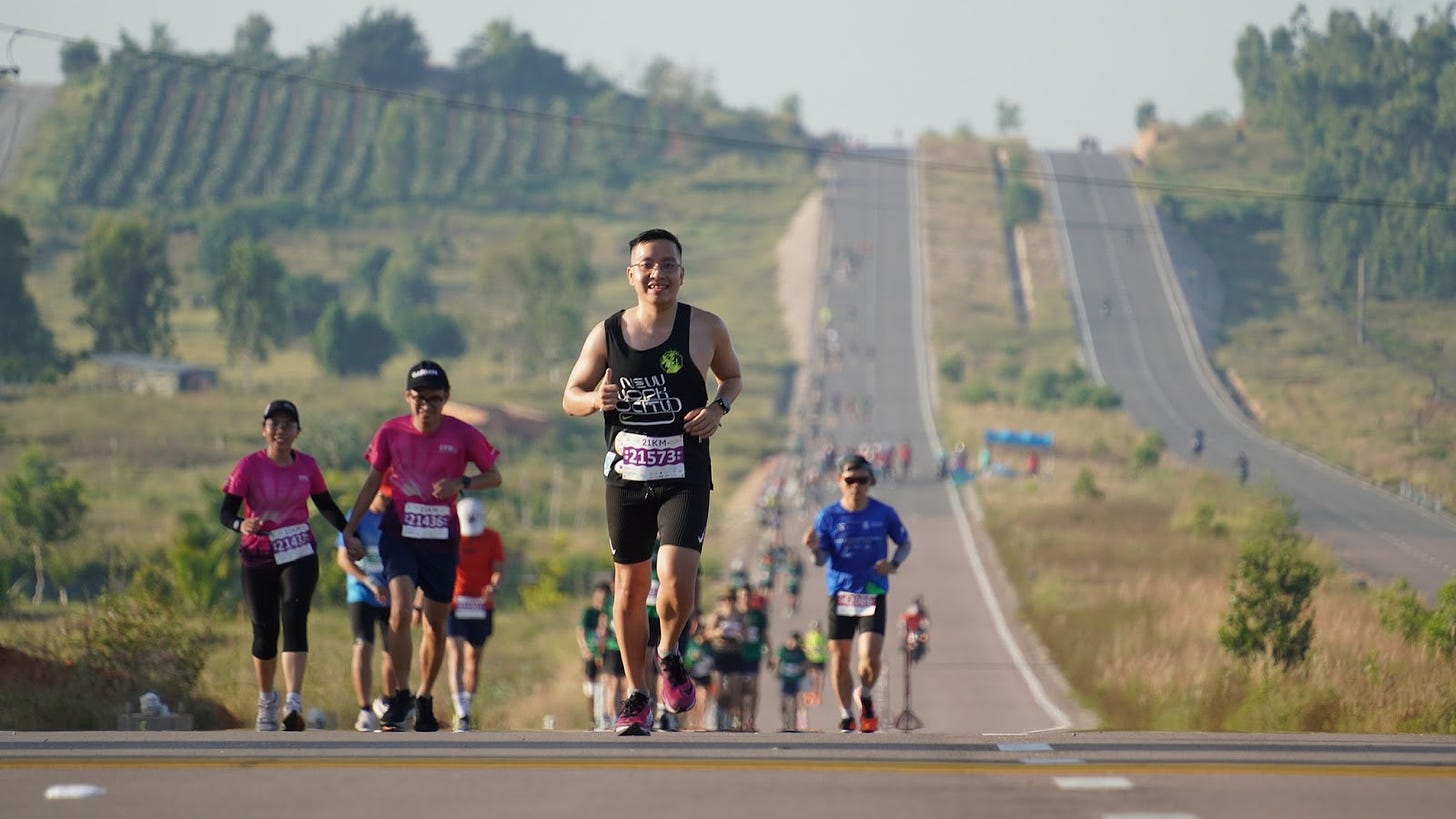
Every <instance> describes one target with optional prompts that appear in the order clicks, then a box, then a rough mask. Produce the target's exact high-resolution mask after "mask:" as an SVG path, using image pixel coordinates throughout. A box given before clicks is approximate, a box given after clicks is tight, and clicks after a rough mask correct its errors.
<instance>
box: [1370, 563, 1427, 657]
mask: <svg viewBox="0 0 1456 819" xmlns="http://www.w3.org/2000/svg"><path fill="white" fill-rule="evenodd" d="M1375 601H1376V607H1377V608H1378V609H1379V611H1380V625H1382V626H1384V627H1385V628H1386V629H1388V630H1390V631H1393V632H1395V633H1396V634H1399V635H1400V636H1401V637H1404V638H1405V639H1406V640H1407V641H1413V640H1416V639H1418V638H1419V637H1421V635H1422V634H1423V633H1425V630H1426V624H1427V623H1428V622H1430V620H1431V612H1430V610H1429V609H1427V608H1426V606H1425V604H1424V603H1422V602H1421V596H1420V594H1418V593H1417V592H1416V590H1415V589H1412V588H1411V586H1410V583H1408V582H1406V579H1405V578H1403V577H1402V578H1400V579H1399V580H1397V581H1395V582H1394V583H1391V584H1389V585H1387V586H1383V587H1381V589H1380V591H1379V592H1377V593H1376V595H1375Z"/></svg>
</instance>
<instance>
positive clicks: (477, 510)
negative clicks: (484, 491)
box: [455, 498, 485, 537]
mask: <svg viewBox="0 0 1456 819" xmlns="http://www.w3.org/2000/svg"><path fill="white" fill-rule="evenodd" d="M455 511H456V513H458V514H459V515H460V534H462V535H465V536H466V537H475V536H476V535H478V534H480V533H481V532H484V531H485V504H483V503H481V502H480V501H478V500H476V499H475V498H461V499H460V500H459V501H458V502H456V504H455Z"/></svg>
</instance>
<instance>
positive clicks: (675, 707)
mask: <svg viewBox="0 0 1456 819" xmlns="http://www.w3.org/2000/svg"><path fill="white" fill-rule="evenodd" d="M658 663H659V664H660V665H661V666H662V704H663V705H666V706H667V710H669V711H671V712H672V713H674V714H681V713H683V712H685V711H691V710H693V706H694V705H696V704H697V702H698V687H697V686H695V685H693V681H692V679H691V678H689V677H688V672H687V669H686V668H683V661H682V655H681V654H677V653H672V654H669V655H667V656H666V657H659V658H658Z"/></svg>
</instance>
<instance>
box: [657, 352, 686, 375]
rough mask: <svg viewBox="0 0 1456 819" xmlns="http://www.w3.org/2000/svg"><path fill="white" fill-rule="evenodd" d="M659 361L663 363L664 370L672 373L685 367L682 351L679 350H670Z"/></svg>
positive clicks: (669, 373)
mask: <svg viewBox="0 0 1456 819" xmlns="http://www.w3.org/2000/svg"><path fill="white" fill-rule="evenodd" d="M657 363H658V364H660V365H662V371H663V372H665V373H667V374H668V375H672V374H673V373H676V372H677V371H678V370H681V369H682V368H683V357H682V353H680V352H678V351H677V350H668V351H667V352H665V353H663V354H662V358H661V359H660V360H659V361H658V362H657Z"/></svg>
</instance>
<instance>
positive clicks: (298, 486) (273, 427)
mask: <svg viewBox="0 0 1456 819" xmlns="http://www.w3.org/2000/svg"><path fill="white" fill-rule="evenodd" d="M301 429H302V425H301V424H300V423H299V418H298V407H296V406H294V404H293V402H292V401H283V400H278V401H272V402H270V403H269V404H268V406H267V407H266V408H265V409H264V410H263V440H264V441H266V442H267V445H266V446H265V447H264V448H263V449H260V450H258V451H257V452H254V453H252V454H251V455H247V456H245V457H244V458H243V459H242V460H240V461H238V465H237V466H235V467H233V471H232V474H231V475H229V476H228V479H227V483H225V484H223V487H222V491H223V496H222V510H221V513H220V517H221V521H222V525H223V526H226V527H227V528H229V529H231V530H233V531H234V532H238V533H240V534H242V536H243V539H242V550H241V551H242V559H243V599H244V600H246V601H247V604H248V611H249V613H250V614H251V617H252V621H253V671H254V673H255V674H256V675H257V678H258V719H257V723H256V727H257V729H258V730H259V731H277V730H278V725H279V720H278V692H277V691H275V690H274V689H273V680H274V676H275V672H276V671H277V668H278V632H279V630H280V627H281V629H282V632H283V680H284V682H285V683H286V684H287V686H288V699H287V701H286V704H285V706H284V714H285V716H284V717H283V721H282V723H283V730H285V731H302V730H303V729H304V719H303V672H304V668H305V667H306V665H307V662H308V609H309V605H310V604H311V603H312V602H313V592H314V589H315V588H316V587H317V586H318V579H319V561H318V549H317V546H316V544H315V543H314V537H313V530H312V529H310V528H309V525H308V501H309V499H310V498H312V499H313V503H314V506H316V507H318V510H319V512H320V513H321V514H322V515H323V516H324V517H325V518H328V521H329V523H332V524H333V525H334V527H335V528H336V529H338V530H339V531H341V532H342V531H343V530H344V524H345V521H344V513H343V512H341V511H339V506H338V504H336V503H334V497H333V496H332V495H330V494H329V487H328V485H327V484H326V483H325V482H324V476H323V473H322V472H320V471H319V467H318V462H316V461H315V460H314V459H313V458H311V457H309V456H308V455H305V454H304V453H302V452H298V451H296V450H295V449H294V448H293V442H294V441H296V440H297V439H298V433H299V432H300V431H301ZM359 554H360V555H362V554H363V550H362V548H361V550H360V552H359Z"/></svg>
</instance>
